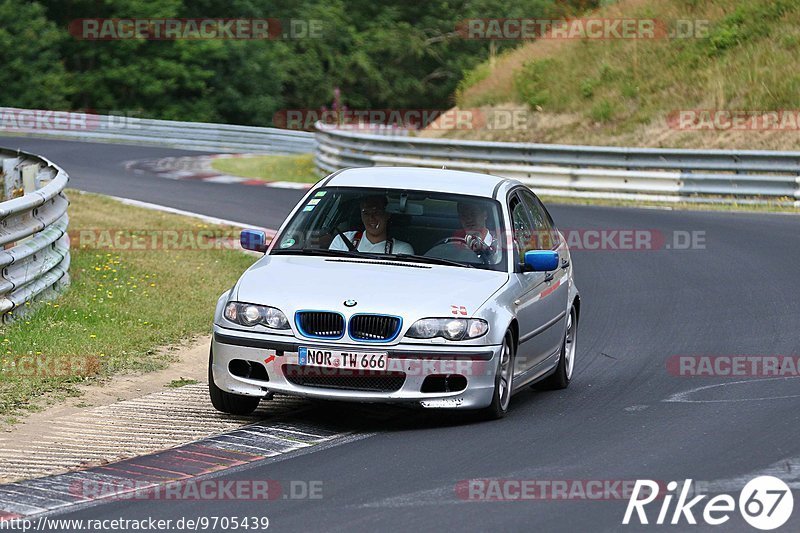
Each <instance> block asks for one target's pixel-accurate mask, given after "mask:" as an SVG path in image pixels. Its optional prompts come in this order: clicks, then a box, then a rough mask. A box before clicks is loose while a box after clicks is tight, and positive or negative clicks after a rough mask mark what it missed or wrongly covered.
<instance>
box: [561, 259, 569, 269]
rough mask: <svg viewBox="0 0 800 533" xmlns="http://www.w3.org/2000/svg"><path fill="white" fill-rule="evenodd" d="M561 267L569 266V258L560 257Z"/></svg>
mask: <svg viewBox="0 0 800 533" xmlns="http://www.w3.org/2000/svg"><path fill="white" fill-rule="evenodd" d="M561 268H565V269H566V268H569V259H562V260H561Z"/></svg>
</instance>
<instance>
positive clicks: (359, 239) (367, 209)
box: [329, 196, 414, 255]
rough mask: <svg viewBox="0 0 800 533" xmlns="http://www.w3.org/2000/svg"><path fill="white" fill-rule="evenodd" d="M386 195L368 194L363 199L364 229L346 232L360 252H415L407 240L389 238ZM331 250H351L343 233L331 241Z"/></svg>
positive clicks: (346, 235)
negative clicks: (343, 238) (344, 239)
mask: <svg viewBox="0 0 800 533" xmlns="http://www.w3.org/2000/svg"><path fill="white" fill-rule="evenodd" d="M387 203H388V201H387V199H386V197H385V196H366V197H364V198H362V199H361V204H360V206H361V222H363V223H364V230H363V231H348V232H346V233H345V234H344V236H345V237H347V238H348V239H349V240H350V242H352V243H353V246H355V248H356V250H358V251H359V252H367V253H373V254H381V253H386V254H392V253H394V254H410V255H413V254H414V249H413V248H412V247H411V245H410V244H408V243H407V242H403V241H399V240H397V239H394V238H388V235H387V226H388V223H389V217H390V216H391V215H389V213H387V212H386V204H387ZM329 249H331V250H349V248H348V247H347V245H346V244H345V242H344V241H343V240H342V236H341V235H337V236H336V238H335V239H333V242H332V243H331V245H330V247H329Z"/></svg>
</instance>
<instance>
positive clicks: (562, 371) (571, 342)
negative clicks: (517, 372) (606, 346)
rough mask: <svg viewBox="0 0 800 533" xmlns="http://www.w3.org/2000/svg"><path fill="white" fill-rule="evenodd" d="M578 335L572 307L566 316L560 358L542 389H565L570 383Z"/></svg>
mask: <svg viewBox="0 0 800 533" xmlns="http://www.w3.org/2000/svg"><path fill="white" fill-rule="evenodd" d="M577 335H578V313H577V312H576V311H575V308H574V307H572V308H570V310H569V315H567V330H566V332H565V333H564V341H563V343H562V345H561V357H560V358H559V361H558V366H557V367H556V371H555V373H554V374H553V375H552V376H550V377H549V378H547V379H545V380H544V381H542V384H541V388H543V389H553V390H557V389H566V388H567V387H569V383H570V381H572V372H573V370H574V369H575V350H576V341H577Z"/></svg>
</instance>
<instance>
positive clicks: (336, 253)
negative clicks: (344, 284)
mask: <svg viewBox="0 0 800 533" xmlns="http://www.w3.org/2000/svg"><path fill="white" fill-rule="evenodd" d="M270 255H324V256H329V257H361V258H362V259H363V258H364V254H362V253H359V252H350V251H348V250H331V249H329V248H284V249H278V250H273V251H272V254H270Z"/></svg>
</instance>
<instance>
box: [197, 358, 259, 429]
mask: <svg viewBox="0 0 800 533" xmlns="http://www.w3.org/2000/svg"><path fill="white" fill-rule="evenodd" d="M213 361H214V354H213V353H212V351H211V350H209V352H208V394H209V396H210V397H211V405H213V406H214V409H216V410H217V411H221V412H223V413H227V414H229V415H249V414H250V413H252V412H253V411H255V410H256V408H257V407H258V404H259V402H261V398H259V397H257V396H241V395H239V394H231V393H230V392H225V391H224V390H222V389H220V388H219V387H217V385H216V383H214V373H213V372H212V371H211V364H212V363H213Z"/></svg>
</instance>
